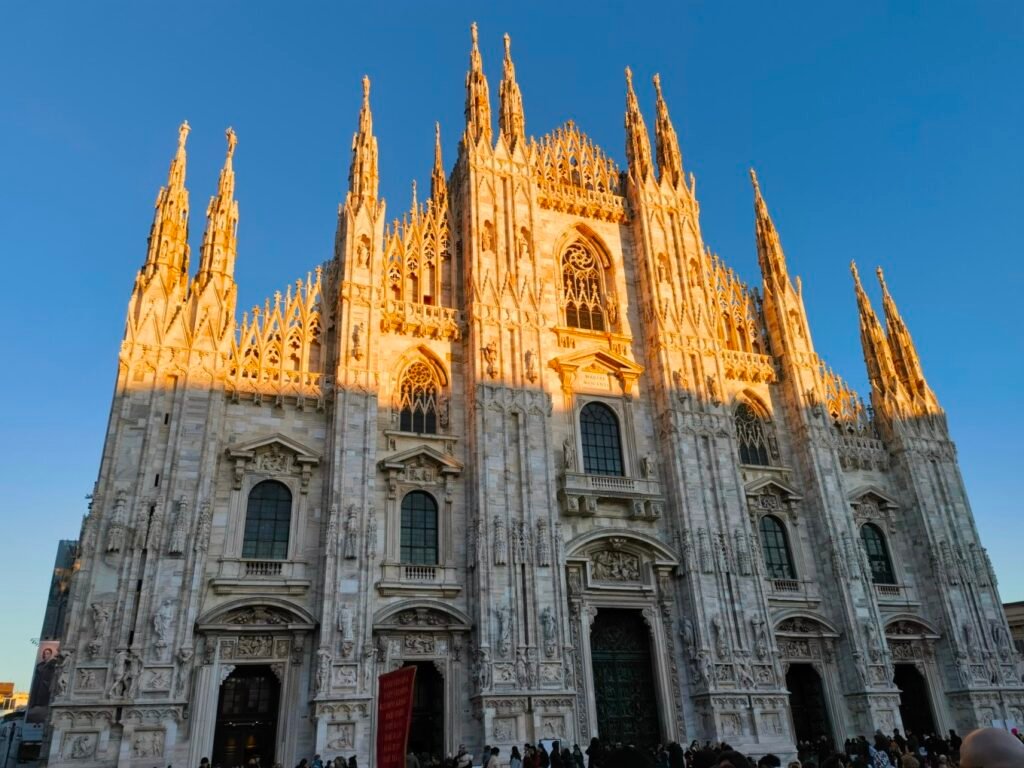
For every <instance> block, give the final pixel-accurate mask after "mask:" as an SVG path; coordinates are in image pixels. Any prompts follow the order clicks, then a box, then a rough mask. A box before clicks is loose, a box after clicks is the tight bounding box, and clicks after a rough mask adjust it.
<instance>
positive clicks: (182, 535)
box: [167, 496, 188, 555]
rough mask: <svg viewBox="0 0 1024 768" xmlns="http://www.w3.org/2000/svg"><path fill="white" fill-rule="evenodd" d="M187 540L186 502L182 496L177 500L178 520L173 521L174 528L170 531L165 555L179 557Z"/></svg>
mask: <svg viewBox="0 0 1024 768" xmlns="http://www.w3.org/2000/svg"><path fill="white" fill-rule="evenodd" d="M186 539H188V500H187V499H186V498H185V497H184V496H182V497H181V498H180V499H178V518H177V519H176V520H175V521H174V528H172V529H171V541H170V543H169V544H168V545H167V553H168V554H170V555H180V554H182V553H183V552H184V551H185V542H186Z"/></svg>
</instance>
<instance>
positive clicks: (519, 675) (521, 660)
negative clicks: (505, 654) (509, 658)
mask: <svg viewBox="0 0 1024 768" xmlns="http://www.w3.org/2000/svg"><path fill="white" fill-rule="evenodd" d="M516 682H517V683H519V687H520V688H530V687H531V685H530V669H529V667H528V666H527V663H526V656H525V654H524V653H523V652H522V650H518V651H516Z"/></svg>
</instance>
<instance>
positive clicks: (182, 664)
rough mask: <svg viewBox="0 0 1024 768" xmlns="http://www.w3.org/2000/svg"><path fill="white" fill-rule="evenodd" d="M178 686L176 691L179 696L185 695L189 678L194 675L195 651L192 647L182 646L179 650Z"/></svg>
mask: <svg viewBox="0 0 1024 768" xmlns="http://www.w3.org/2000/svg"><path fill="white" fill-rule="evenodd" d="M177 656H178V686H177V689H176V693H177V695H178V696H179V697H181V696H183V695H185V692H186V691H187V690H188V683H189V678H190V677H191V676H192V667H191V666H190V665H191V662H192V656H193V651H192V649H191V648H187V647H186V648H180V649H179V650H178V654H177Z"/></svg>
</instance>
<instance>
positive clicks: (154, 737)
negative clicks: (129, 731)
mask: <svg viewBox="0 0 1024 768" xmlns="http://www.w3.org/2000/svg"><path fill="white" fill-rule="evenodd" d="M163 754H164V732H163V731H156V730H145V731H136V732H135V734H134V735H133V736H132V757H133V758H151V757H163Z"/></svg>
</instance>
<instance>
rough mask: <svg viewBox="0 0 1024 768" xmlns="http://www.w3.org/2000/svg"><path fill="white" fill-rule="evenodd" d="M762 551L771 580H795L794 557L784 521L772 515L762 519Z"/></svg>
mask: <svg viewBox="0 0 1024 768" xmlns="http://www.w3.org/2000/svg"><path fill="white" fill-rule="evenodd" d="M760 527H761V549H762V550H763V551H764V566H765V569H766V570H767V571H768V578H769V579H795V578H796V568H794V567H793V555H792V553H791V552H790V551H789V540H788V539H787V538H786V529H785V527H783V525H782V521H781V520H779V518H777V517H773V516H772V515H765V516H764V517H762V518H761V524H760Z"/></svg>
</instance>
